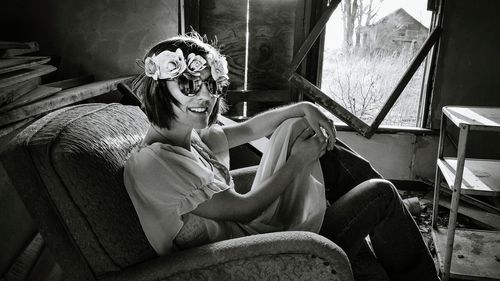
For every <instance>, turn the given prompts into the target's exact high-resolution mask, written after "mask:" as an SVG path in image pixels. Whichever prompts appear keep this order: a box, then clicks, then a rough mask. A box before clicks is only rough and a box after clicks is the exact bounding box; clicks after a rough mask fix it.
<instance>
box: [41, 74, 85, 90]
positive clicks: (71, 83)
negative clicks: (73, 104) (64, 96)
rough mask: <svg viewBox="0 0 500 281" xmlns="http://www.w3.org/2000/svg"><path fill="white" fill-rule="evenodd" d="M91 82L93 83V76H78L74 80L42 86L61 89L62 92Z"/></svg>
mask: <svg viewBox="0 0 500 281" xmlns="http://www.w3.org/2000/svg"><path fill="white" fill-rule="evenodd" d="M92 82H94V75H85V76H79V77H75V78H70V79H66V80H61V81H56V82H52V83H48V84H44V86H47V87H54V88H61V89H62V90H66V89H69V88H73V87H77V86H81V85H85V84H88V83H92Z"/></svg>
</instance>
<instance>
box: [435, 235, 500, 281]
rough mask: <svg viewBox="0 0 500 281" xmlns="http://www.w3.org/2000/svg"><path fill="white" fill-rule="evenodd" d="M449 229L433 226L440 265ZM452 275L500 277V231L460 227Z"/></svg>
mask: <svg viewBox="0 0 500 281" xmlns="http://www.w3.org/2000/svg"><path fill="white" fill-rule="evenodd" d="M446 233H447V230H446V229H445V228H439V229H433V230H432V238H433V240H434V244H435V246H436V252H437V256H438V261H439V265H440V268H441V269H442V270H443V268H444V264H443V262H444V261H443V256H444V249H445V245H446ZM455 236H456V237H455V244H454V246H453V259H452V263H451V270H450V273H451V274H450V277H452V278H457V279H466V280H500V266H498V263H499V262H498V259H499V258H500V257H499V254H500V242H499V239H498V237H500V232H498V231H480V230H466V229H457V231H456V235H455Z"/></svg>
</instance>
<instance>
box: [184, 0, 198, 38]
mask: <svg viewBox="0 0 500 281" xmlns="http://www.w3.org/2000/svg"><path fill="white" fill-rule="evenodd" d="M183 2H184V7H182V12H183V14H184V27H183V28H184V32H190V31H191V29H194V30H200V0H184V1H183Z"/></svg>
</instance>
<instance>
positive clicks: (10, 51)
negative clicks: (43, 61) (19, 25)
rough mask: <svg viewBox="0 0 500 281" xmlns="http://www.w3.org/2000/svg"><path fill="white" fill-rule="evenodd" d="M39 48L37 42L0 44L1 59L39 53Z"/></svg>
mask: <svg viewBox="0 0 500 281" xmlns="http://www.w3.org/2000/svg"><path fill="white" fill-rule="evenodd" d="M38 51H39V47H38V43H37V42H26V43H18V42H0V57H3V58H8V57H13V56H19V55H24V54H29V53H33V52H38Z"/></svg>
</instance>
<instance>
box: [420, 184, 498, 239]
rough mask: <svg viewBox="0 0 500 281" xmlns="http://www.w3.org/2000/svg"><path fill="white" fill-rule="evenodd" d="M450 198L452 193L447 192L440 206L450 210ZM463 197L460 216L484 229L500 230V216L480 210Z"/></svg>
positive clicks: (442, 195) (461, 198)
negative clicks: (469, 219) (467, 218)
mask: <svg viewBox="0 0 500 281" xmlns="http://www.w3.org/2000/svg"><path fill="white" fill-rule="evenodd" d="M443 190H445V189H441V191H443ZM448 191H449V190H448ZM450 197H451V193H448V192H446V194H441V196H440V200H439V206H443V207H445V208H447V209H450V207H451V203H450V202H451V201H450ZM463 197H464V196H460V206H459V208H458V213H459V214H462V215H464V216H467V217H469V218H471V219H472V220H473V221H475V222H476V223H477V224H479V225H480V226H482V227H487V228H489V229H492V230H500V214H494V213H490V212H486V211H485V210H483V209H481V208H478V207H477V206H475V205H473V204H471V203H468V202H466V201H465V200H463V199H464V198H463ZM429 199H430V198H429ZM430 200H432V199H430Z"/></svg>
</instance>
